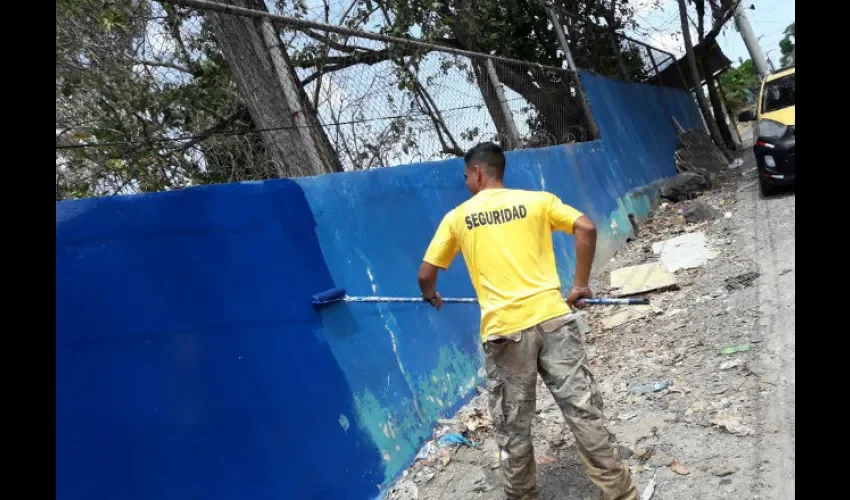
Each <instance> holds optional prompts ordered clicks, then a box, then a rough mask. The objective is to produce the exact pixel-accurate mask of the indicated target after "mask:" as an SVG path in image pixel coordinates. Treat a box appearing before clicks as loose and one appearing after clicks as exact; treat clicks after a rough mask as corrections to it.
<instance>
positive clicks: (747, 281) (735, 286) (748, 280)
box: [724, 271, 761, 292]
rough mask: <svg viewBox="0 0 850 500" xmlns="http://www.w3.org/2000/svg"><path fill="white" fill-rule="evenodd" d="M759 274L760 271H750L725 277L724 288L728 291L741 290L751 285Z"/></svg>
mask: <svg viewBox="0 0 850 500" xmlns="http://www.w3.org/2000/svg"><path fill="white" fill-rule="evenodd" d="M759 276H761V274H760V273H757V272H752V271H751V272H748V273H743V274H739V275H737V276H732V277H731V278H726V280H724V283H725V285H726V289H727V290H729V291H730V292H731V291H733V290H742V289H744V288H747V287H748V286H751V285H752V284H753V282H754V281H755V280H757V279H758V278H759Z"/></svg>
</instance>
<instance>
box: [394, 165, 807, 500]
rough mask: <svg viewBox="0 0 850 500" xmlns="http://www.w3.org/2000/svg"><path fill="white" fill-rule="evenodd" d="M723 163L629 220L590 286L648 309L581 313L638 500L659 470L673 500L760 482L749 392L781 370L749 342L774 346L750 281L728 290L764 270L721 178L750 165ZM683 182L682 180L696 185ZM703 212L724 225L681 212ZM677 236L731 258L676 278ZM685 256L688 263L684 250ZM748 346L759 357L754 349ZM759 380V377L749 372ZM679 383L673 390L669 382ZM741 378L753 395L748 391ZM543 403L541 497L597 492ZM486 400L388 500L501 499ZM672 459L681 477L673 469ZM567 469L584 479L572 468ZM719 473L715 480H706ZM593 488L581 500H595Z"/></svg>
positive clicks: (645, 499)
mask: <svg viewBox="0 0 850 500" xmlns="http://www.w3.org/2000/svg"><path fill="white" fill-rule="evenodd" d="M727 164H728V162H726V163H724V164H723V165H721V167H722V170H723V171H725V172H726V174H723V173H718V178H717V179H715V180H716V181H717V182H716V183H711V179H709V177H711V176H710V175H706V174H705V173H704V172H696V173H695V174H694V175H696V177H697V178H699V179H700V180H699V181H698V182H699V183H700V184H701V187H700V188H699V189H697V190H696V192H691V193H689V194H688V195H687V196H682V198H681V200H679V199H677V200H676V201H674V200H665V201H664V202H663V203H660V204H658V205H656V206H654V207H653V208H652V210H651V211H650V213H649V214H647V216H646V218H641V226H640V231H639V233H638V232H637V231H636V229H637V228H636V227H635V226H634V222H633V221H632V219H630V221H629V222H630V223H632V224H633V226H632V230H633V235H632V238H631V239H630V242H628V243H626V244H624V246H623V247H622V249H621V250H620V251H619V252H618V253H617V254H616V255H615V256H614V257H615V258H611V259H610V262H609V259H607V258H606V259H605V261H604V262H603V263H602V264H601V265H600V267H599V269H596V271H597V272H598V273H600V274H597V275H595V276H594V278H593V281H592V282H591V288H592V289H593V290H594V291H595V292H596V293H598V294H599V295H600V296H634V295H639V294H640V295H642V294H647V296H648V297H649V296H650V295H651V300H652V303H653V306H631V307H594V308H588V309H586V310H585V311H586V314H587V315H588V321H589V322H590V323H591V325H592V327H593V328H592V331H591V332H589V333H588V334H587V337H586V338H587V344H586V348H587V356H588V361H589V363H590V366H591V368H592V369H593V371H594V376H595V377H596V379H597V382H598V385H599V388H600V391H601V393H602V394H603V399H604V404H605V408H606V414H607V415H608V417H609V419H610V421H609V426H610V430H611V432H612V433H613V434H615V435H616V436H617V441H618V443H619V445H620V451H621V456H622V457H623V459H624V460H626V461H627V462H628V464H629V467H630V469H631V470H632V471H633V477H634V479H635V481H636V482H637V483H638V486H639V488H640V489H639V491H641V490H642V491H643V495H642V497H641V498H642V500H649V499H650V498H652V497H653V495H654V493H655V492H656V489H657V482H656V480H655V476H654V474H655V472H656V471H658V470H659V468H660V469H661V471H662V474H667V476H663V475H662V477H673V476H674V474H675V477H676V480H675V481H673V480H671V481H669V482H665V483H664V484H663V485H660V487H661V488H662V489H663V493H664V496H665V498H705V499H706V500H708V499H710V498H719V496H717V495H716V494H715V493H714V492H715V491H716V490H717V481H723V480H728V479H730V478H734V479H735V486H736V487H738V488H741V487H743V485H747V487H751V486H752V483H748V481H750V478H751V477H753V475H752V474H750V471H749V469H748V467H750V465H749V464H750V463H751V462H752V461H753V460H755V458H754V456H755V455H753V453H755V452H756V448H755V443H756V442H757V440H755V439H750V440H745V439H743V437H744V436H750V435H753V434H757V433H761V432H763V430H762V429H761V427H757V428H754V427H751V425H752V422H757V421H759V420H758V419H759V417H760V415H759V414H758V413H757V412H758V411H759V410H758V408H757V406H756V402H755V401H756V400H757V398H753V397H751V394H758V392H757V391H761V392H762V393H764V391H766V390H772V388H773V387H775V385H776V384H777V383H778V382H777V378H776V376H774V375H771V374H770V372H764V371H762V369H763V365H761V364H760V363H763V362H764V361H763V360H762V358H761V357H760V354H759V353H760V351H761V350H755V347H754V344H755V342H758V341H761V339H762V338H763V337H765V338H767V339H770V338H771V337H767V333H768V332H766V331H765V330H764V327H763V326H762V325H760V323H759V319H758V318H759V307H758V297H757V296H756V294H755V287H753V286H751V285H752V284H753V283H754V281H750V282H749V283H748V284H747V285H745V286H743V287H742V288H735V289H734V290H735V293H734V294H732V293H730V292H731V291H732V290H731V289H730V288H729V287H727V286H726V285H727V280H730V281H729V282H730V283H734V285H733V287H735V286H737V284H738V283H746V280H740V281H735V280H736V279H737V277H738V276H740V275H742V274H746V273H745V271H750V270H754V269H757V268H758V267H757V265H758V264H757V263H756V262H755V261H754V260H753V259H754V258H755V256H754V253H753V251H752V250H751V249H749V247H747V245H748V243H747V241H748V240H747V238H745V237H742V236H739V235H738V233H737V230H738V229H737V228H738V226H739V225H740V224H742V221H746V220H747V219H746V217H743V214H746V213H748V211H749V210H750V209H751V207H749V206H747V205H742V203H749V202H748V201H746V198H739V197H738V195H736V193H735V189H731V188H727V187H726V184H724V182H725V180H724V178H723V176H724V175H726V176H727V179H728V176H730V175H731V173H732V172H734V176H735V177H736V178H737V177H738V173H739V172H741V171H744V170H748V168H747V167H748V166H749V164H748V165H747V166H746V167H744V168H737V169H736V170H734V171H730V170H729V169H728V168H727ZM692 173H693V172H692ZM686 174H687V173H685V174H680V175H679V176H678V177H689V176H688V175H686ZM748 175H750V176H754V175H755V174H754V173H750V174H748ZM676 182H682V181H679V180H677V181H676ZM735 182H739V181H738V180H737V179H736V180H735ZM709 186H711V188H714V190H709V189H710V188H709ZM732 187H734V186H732ZM688 198H697V199H688ZM701 204H704V206H705V207H707V208H710V209H712V210H716V211H717V213H722V214H723V217H719V216H716V217H715V218H713V220H710V221H703V222H696V219H694V218H693V217H694V216H693V215H692V216H690V217H688V218H686V215H687V214H689V213H691V212H694V211H699V210H701V209H699V208H695V207H697V206H699V205H701ZM732 214H735V216H734V217H733V216H732ZM634 215H637V214H634ZM739 216H740V217H739ZM689 218H690V221H689V220H688V219H689ZM690 235H697V236H690ZM681 236H685V238H683V239H680V240H677V241H683V240H684V241H686V242H690V243H694V242H695V241H700V242H702V241H704V242H705V250H706V251H708V249H709V248H710V249H711V250H714V251H716V252H717V255H722V258H706V259H704V260H702V261H701V262H702V264H701V265H699V266H696V267H690V266H689V265H685V266H671V267H672V268H674V269H676V271H675V273H674V272H670V270H669V269H668V268H667V267H666V265H665V262H664V259H662V257H661V250H660V249H661V248H664V247H665V246H666V247H667V251H668V252H669V251H670V249H671V248H675V246H668V245H670V241H671V240H675V239H676V238H677V237H681ZM654 244H656V245H654ZM653 246H654V248H653ZM656 249H658V250H659V252H657V253H656V252H655V251H654V250H656ZM688 257H689V258H690V257H691V256H688ZM683 260H685V261H687V259H684V256H683ZM668 263H669V261H668ZM789 267H790V266H789ZM789 272H790V271H789ZM780 274H781V273H780ZM730 276H732V277H733V278H729V277H730ZM792 276H793V275H792ZM603 279H604V280H605V282H603V281H602V280H603ZM609 283H610V285H609ZM767 341H768V340H765V342H767ZM735 344H741V345H735ZM724 346H729V347H724ZM721 347H723V349H720V348H721ZM750 350H755V352H752V353H747V351H750ZM765 351H767V349H765ZM721 354H722V355H721ZM736 354H737V355H736ZM751 370H752V371H751ZM754 372H757V373H759V374H760V375H759V376H756V377H749V376H748V375H752V374H753V373H754ZM671 380H672V381H675V385H670V381H671ZM654 381H658V382H654ZM645 382H649V383H645ZM744 383H746V384H748V385H747V388H748V389H749V388H750V387H752V388H753V391H754V392H752V393H751V392H747V391H745V390H742V389H741V387H743V384H744ZM656 384H658V385H656ZM642 386H643V387H642ZM537 396H538V400H537V409H538V411H537V412H536V414H535V416H534V423H533V427H532V433H533V439H534V446H535V450H536V451H537V454H538V455H537V459H536V460H537V462H538V464H539V465H540V467H539V468H538V474H540V476H539V482H538V486H539V487H540V494H541V498H543V497H546V498H549V497H553V498H561V496H563V495H561V494H559V493H556V492H565V491H574V492H577V491H580V489H576V488H587V487H588V486H586V485H579V481H587V480H586V478H583V477H582V473H581V472H579V471H580V470H581V459H580V457H579V455H578V453H577V451H576V449H575V447H574V438H573V436H572V434H571V432H570V431H569V428H568V427H567V426H566V423H565V422H564V419H563V416H562V415H561V410H560V408H559V407H558V405H557V403H556V402H555V401H554V399H553V398H552V396H551V395H550V394H549V392H548V391H547V390H546V389H545V386H544V384H543V382H542V381H540V380H538V390H537ZM486 399H487V393H486V391H482V393H481V394H479V395H478V396H476V397H475V398H474V399H473V401H472V402H470V403H469V404H468V405H467V406H465V407H464V408H462V409H461V410H460V411H459V412H458V413H457V414H456V415H454V416H453V418H450V419H449V418H447V419H443V420H441V421H440V424H441V425H440V426H438V428H437V430H436V431H435V432H434V434H433V437H432V440H431V441H429V442H428V443H426V445H425V446H424V447H423V448H422V450H420V454H419V455H417V460H416V461H415V462H414V463H413V465H411V467H410V469H409V473H408V474H407V475H406V476H404V477H403V478H402V480H401V481H403V482H411V483H413V485H415V486H417V487H418V490H416V491H417V492H418V493H411V494H410V495H409V496H399V495H397V496H396V497H394V498H391V500H408V499H409V498H416V497H415V496H414V495H418V498H419V499H422V500H442V499H444V498H452V499H455V500H479V499H480V500H497V499H498V498H503V496H501V491H500V489H501V486H500V484H499V480H498V477H499V474H498V472H497V469H498V468H499V466H500V464H501V463H502V462H503V460H505V459H506V458H507V456H506V455H505V454H503V453H502V452H501V451H500V450H499V447H498V444H497V442H496V441H497V438H496V436H495V435H494V434H493V425H492V419H491V418H490V417H489V414H488V412H487V409H486V406H487V403H486ZM451 434H458V435H461V436H463V437H464V438H465V439H466V440H468V441H469V442H470V443H476V444H478V448H472V447H470V446H468V445H464V444H460V443H459V444H453V445H451V446H445V447H443V446H440V445H439V442H440V438H441V437H443V436H448V435H451ZM447 439H452V438H447ZM703 447H707V448H709V449H704V448H703ZM632 450H634V451H632ZM695 450H699V454H700V455H703V456H705V454H706V453H707V454H708V455H709V456H710V457H711V459H714V458H717V457H722V459H723V461H722V462H719V463H712V464H708V463H706V465H699V464H698V463H700V462H703V461H705V460H709V459H708V458H697V457H695V456H694V451H695ZM674 458H675V459H676V460H675V461H674ZM752 463H755V462H752ZM674 464H678V466H677V467H676V468H677V469H678V468H679V466H680V467H681V468H682V469H680V471H679V472H677V471H676V470H673V466H674ZM664 469H669V470H670V471H671V472H668V471H667V470H664ZM571 470H572V471H575V472H570V473H567V472H565V471H571ZM739 470H740V471H745V472H740V473H739ZM684 471H687V472H688V473H687V474H682V472H684ZM698 471H699V473H698ZM736 473H738V475H737V476H733V474H736ZM712 477H717V478H718V479H717V480H712V481H707V480H706V478H709V479H711V478H712ZM407 488H409V487H407ZM410 491H413V489H412V488H410ZM484 491H492V492H493V493H488V494H484V493H482V492H484ZM739 491H742V490H739ZM590 493H591V492H589V491H588V494H587V495H585V496H580V494H579V497H580V498H591V497H592V496H589V495H590ZM656 496H657V495H656ZM593 498H595V497H593Z"/></svg>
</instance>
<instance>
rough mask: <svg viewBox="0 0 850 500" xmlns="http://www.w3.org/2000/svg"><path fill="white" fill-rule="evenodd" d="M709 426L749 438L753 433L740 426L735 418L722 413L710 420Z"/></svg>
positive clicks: (744, 426) (747, 428)
mask: <svg viewBox="0 0 850 500" xmlns="http://www.w3.org/2000/svg"><path fill="white" fill-rule="evenodd" d="M711 424H712V425H716V426H717V427H720V428H721V429H724V430H725V431H726V432H728V433H729V434H735V435H738V436H749V435H751V434H753V433H754V432H753V430H752V429H750V428H749V427H747V426H746V425H744V424H742V423H741V422H740V421H739V420H738V419H737V418H736V417H733V416H730V415H726V414H723V413H721V414H719V415H717V416H716V417H714V418H713V419H711Z"/></svg>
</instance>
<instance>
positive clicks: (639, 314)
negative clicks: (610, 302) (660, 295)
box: [602, 305, 664, 330]
mask: <svg viewBox="0 0 850 500" xmlns="http://www.w3.org/2000/svg"><path fill="white" fill-rule="evenodd" d="M663 312H664V311H662V310H661V309H659V308H658V307H655V306H652V305H649V306H629V307H626V308H624V309H623V310H622V311H619V312H617V313H615V314H613V315H612V316H609V317H607V318H604V319H603V320H602V328H603V329H605V330H611V329H613V328H616V327H618V326H620V325H624V324H626V323H629V322H630V321H634V320H636V319H641V318H645V317H647V316H649V315H652V314H661V313H663Z"/></svg>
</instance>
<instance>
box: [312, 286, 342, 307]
mask: <svg viewBox="0 0 850 500" xmlns="http://www.w3.org/2000/svg"><path fill="white" fill-rule="evenodd" d="M344 298H345V288H331V289H330V290H325V291H324V292H319V293H317V294H316V295H313V306H320V305H322V304H327V303H329V302H336V301H338V300H342V299H344Z"/></svg>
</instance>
